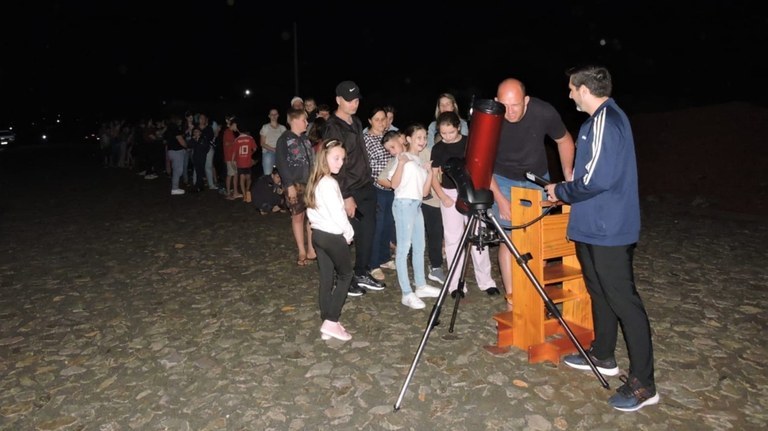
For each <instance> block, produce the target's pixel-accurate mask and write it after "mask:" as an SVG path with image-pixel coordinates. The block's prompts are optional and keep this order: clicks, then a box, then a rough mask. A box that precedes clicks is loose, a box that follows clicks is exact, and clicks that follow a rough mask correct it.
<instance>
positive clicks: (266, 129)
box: [259, 123, 287, 151]
mask: <svg viewBox="0 0 768 431" xmlns="http://www.w3.org/2000/svg"><path fill="white" fill-rule="evenodd" d="M286 130H287V129H286V128H285V126H283V125H282V124H278V125H277V127H272V124H270V123H267V124H265V125H263V126H261V130H260V131H259V135H261V136H264V137H265V138H267V139H266V141H265V142H264V146H263V147H262V150H267V151H275V147H277V139H278V138H279V137H280V135H282V134H283V132H285V131H286Z"/></svg>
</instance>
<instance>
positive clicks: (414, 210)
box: [385, 124, 440, 309]
mask: <svg viewBox="0 0 768 431" xmlns="http://www.w3.org/2000/svg"><path fill="white" fill-rule="evenodd" d="M405 140H406V144H407V146H408V148H407V150H406V149H405V148H404V146H403V145H402V143H401V141H399V140H397V139H391V140H389V141H387V143H386V144H385V148H386V149H387V151H389V152H390V154H392V155H393V156H395V157H396V159H397V162H396V164H395V165H394V166H393V167H392V168H391V169H390V170H389V173H388V174H387V179H388V180H390V182H391V184H392V188H393V189H394V190H395V200H394V202H393V203H392V214H393V216H394V218H395V234H396V237H397V252H396V254H395V267H396V269H397V280H398V283H399V284H400V290H401V292H402V294H403V297H402V299H401V302H402V304H403V305H405V306H406V307H410V308H413V309H420V308H424V307H425V304H424V301H422V300H421V299H420V298H426V297H432V298H434V297H437V296H438V295H439V294H440V289H437V288H435V287H432V286H428V285H427V280H426V277H425V274H424V247H425V239H424V216H423V215H422V213H421V202H422V199H423V198H424V196H427V195H428V194H429V192H430V189H431V183H432V169H431V166H430V164H429V163H424V164H422V162H421V160H420V159H419V153H420V152H421V151H422V150H423V149H424V147H426V145H427V130H426V129H425V128H424V126H422V125H420V124H414V125H412V126H410V127H408V128H407V129H406V130H405ZM411 247H413V252H412V254H411V256H412V257H411V259H412V265H413V278H414V282H415V284H416V289H415V291H413V290H411V282H410V279H409V278H408V251H409V250H410V248H411Z"/></svg>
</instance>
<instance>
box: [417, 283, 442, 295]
mask: <svg viewBox="0 0 768 431" xmlns="http://www.w3.org/2000/svg"><path fill="white" fill-rule="evenodd" d="M415 292H416V296H418V297H419V298H437V297H438V296H440V289H438V288H436V287H432V286H430V285H427V284H425V285H423V286H419V287H417V288H416V291H415Z"/></svg>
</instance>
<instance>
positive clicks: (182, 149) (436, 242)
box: [103, 66, 659, 411]
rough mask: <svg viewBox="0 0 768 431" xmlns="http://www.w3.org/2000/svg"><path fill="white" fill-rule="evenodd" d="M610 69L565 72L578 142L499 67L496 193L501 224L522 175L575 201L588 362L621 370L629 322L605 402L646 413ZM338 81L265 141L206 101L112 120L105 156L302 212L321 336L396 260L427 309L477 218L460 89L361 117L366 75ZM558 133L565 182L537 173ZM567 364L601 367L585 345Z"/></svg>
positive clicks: (411, 293)
mask: <svg viewBox="0 0 768 431" xmlns="http://www.w3.org/2000/svg"><path fill="white" fill-rule="evenodd" d="M611 79H612V78H611V75H610V73H609V72H608V71H607V69H605V68H602V67H597V66H589V67H585V68H580V69H574V70H572V71H570V72H569V88H570V94H569V97H570V98H571V99H573V101H574V102H575V104H576V108H577V109H578V110H580V111H583V112H586V113H587V114H589V116H590V117H589V119H588V120H587V121H586V122H585V123H584V125H583V126H582V127H581V130H580V131H579V135H578V140H577V142H578V144H579V145H578V149H579V151H578V152H577V151H576V148H577V146H576V143H575V142H574V139H573V137H572V136H571V134H570V133H569V132H568V130H567V128H566V126H565V124H564V123H563V121H562V119H561V117H560V114H559V113H558V112H557V111H556V110H555V109H554V107H553V106H552V105H551V104H549V103H547V102H545V101H543V100H541V99H538V98H535V97H531V96H529V95H528V94H527V93H526V89H525V85H524V84H523V83H522V82H521V81H520V80H518V79H515V78H508V79H505V80H503V81H502V82H501V83H500V84H499V86H498V88H497V94H496V97H495V100H496V101H497V102H498V103H499V104H501V105H503V107H504V119H503V121H502V126H501V133H500V138H499V145H498V152H497V154H495V158H494V167H493V176H492V180H491V185H490V189H491V190H490V191H491V192H492V194H493V197H494V206H493V212H494V214H495V215H496V218H497V220H499V221H500V224H501V225H502V227H503V228H504V229H511V224H510V202H509V196H510V190H511V187H526V188H532V189H538V190H541V193H542V199H549V200H552V201H558V200H562V201H564V202H567V203H569V204H571V205H572V210H571V215H570V218H571V220H570V223H569V226H568V236H569V238H570V239H571V240H572V241H574V242H575V244H576V250H577V257H578V259H579V262H580V264H581V266H582V268H583V271H584V279H585V282H586V285H587V289H588V291H589V294H590V297H591V298H592V311H593V319H594V327H595V340H594V342H593V343H592V346H591V348H590V349H589V351H588V355H589V359H590V360H591V361H592V362H593V363H594V364H595V365H596V366H597V369H598V370H599V371H600V372H601V373H603V374H606V375H616V374H618V371H619V370H618V367H617V365H616V360H615V357H614V351H615V349H616V342H617V334H618V328H619V326H620V327H621V329H622V331H623V334H624V338H625V340H626V342H627V345H628V354H629V360H630V367H629V376H628V377H626V378H625V379H624V380H623V381H624V384H623V385H622V386H621V387H620V388H619V390H618V391H617V393H616V394H615V395H614V396H612V397H611V398H610V400H609V403H610V405H611V406H613V407H614V408H616V409H619V410H625V411H634V410H637V409H640V408H642V407H643V406H646V405H650V404H655V403H657V402H658V400H659V396H658V394H657V393H656V389H655V381H654V375H653V349H652V342H651V333H650V325H649V321H648V317H647V314H646V311H645V308H644V306H643V303H642V300H641V299H640V296H639V295H638V293H637V289H636V288H635V284H634V278H633V269H632V257H633V251H634V248H635V245H636V243H637V241H638V238H639V231H640V218H639V198H638V193H637V173H636V163H635V158H634V143H633V140H632V133H631V128H630V126H629V122H628V120H627V118H626V115H624V113H623V111H621V109H620V108H619V107H618V105H617V104H616V103H615V101H614V100H613V99H612V98H611V97H610V94H611V85H612V84H611ZM335 94H336V99H335V101H336V105H337V108H336V109H335V110H331V109H330V107H329V106H327V105H319V106H318V105H317V104H316V103H315V101H314V100H313V99H310V98H307V99H306V100H304V99H302V98H300V97H298V96H297V97H294V98H293V99H292V100H291V103H290V105H291V106H290V108H289V109H288V110H287V112H286V115H285V120H286V123H287V126H286V125H283V124H282V123H281V121H280V110H279V109H277V108H273V109H271V110H270V111H269V114H268V119H269V121H268V122H267V123H265V124H264V125H263V126H261V127H260V128H259V129H258V133H259V139H258V140H257V139H255V138H254V137H253V136H252V134H251V132H252V130H251V129H249V128H248V127H246V125H244V124H242V122H241V120H240V119H239V118H238V117H236V116H228V117H226V118H225V121H224V124H223V125H219V124H217V123H216V122H210V121H209V119H208V117H207V116H206V115H205V114H204V113H197V114H194V113H187V114H186V115H185V116H184V118H181V117H179V116H171V117H170V118H169V119H168V120H167V121H150V120H147V121H145V122H142V123H140V124H139V126H138V127H137V128H136V129H135V130H130V128H126V127H121V126H120V125H110V127H105V131H104V133H105V136H106V135H109V136H106V138H107V139H106V145H105V147H104V152H103V155H104V161H105V163H106V164H117V165H125V164H133V165H134V166H136V167H137V170H139V171H140V173H141V174H142V175H144V176H145V178H147V179H154V178H157V176H158V174H159V173H161V172H162V173H166V174H168V175H169V176H170V179H171V194H172V195H182V194H184V193H186V192H187V191H193V192H200V191H202V190H205V189H216V190H219V191H220V192H221V193H222V194H223V195H224V196H225V197H226V199H230V200H239V199H242V201H243V202H245V203H249V204H253V205H254V206H256V207H257V208H258V210H259V211H260V212H261V213H262V214H267V213H269V212H278V211H285V212H290V217H291V230H292V233H293V236H294V239H295V241H296V247H297V260H296V264H297V265H299V266H307V265H309V264H312V263H313V262H316V263H317V268H318V271H319V280H320V281H319V307H320V318H321V320H322V324H321V326H320V334H321V337H322V338H323V339H330V338H336V339H339V340H344V341H346V340H349V339H351V338H352V335H351V334H350V332H348V331H347V329H346V328H344V326H343V325H342V324H341V323H340V319H341V315H342V309H343V306H344V303H345V302H346V300H347V298H348V297H356V296H357V297H359V296H362V295H364V294H366V292H368V291H379V290H383V289H385V287H386V282H385V280H386V275H385V273H384V271H382V269H388V270H391V269H394V270H395V271H396V274H397V277H396V282H397V284H398V285H399V289H400V292H401V303H402V304H403V305H404V306H406V307H408V308H411V309H423V308H425V306H426V304H425V303H424V301H423V298H434V297H437V296H438V295H439V294H440V289H439V288H437V287H435V286H431V285H429V284H428V281H427V280H431V281H434V282H437V283H440V284H445V283H446V279H445V278H446V275H445V274H446V273H445V271H444V262H445V261H448V262H452V261H453V259H454V256H455V255H456V254H457V253H458V252H459V250H458V246H459V245H460V241H461V237H462V234H463V232H464V230H465V226H466V224H467V222H468V217H467V215H465V214H463V213H461V212H460V211H459V210H458V209H457V207H456V202H457V199H458V196H459V192H460V190H457V188H458V185H457V184H456V183H455V182H454V179H453V178H451V176H449V175H443V169H444V168H445V166H446V164H447V162H448V161H449V160H450V159H452V158H463V157H464V155H465V152H466V147H467V144H468V139H467V135H468V131H469V128H468V123H467V121H466V120H465V119H462V118H461V117H460V115H459V108H458V104H457V102H456V99H455V97H454V96H453V95H451V94H448V93H443V94H440V95H439V97H438V98H437V102H436V106H435V112H434V114H435V119H434V121H432V122H431V124H429V125H428V126H425V125H423V124H418V123H415V124H410V125H408V126H407V127H405V128H404V129H403V130H400V129H398V128H397V127H395V126H394V125H393V121H394V114H395V110H394V108H392V107H391V106H376V107H373V108H372V109H371V110H370V111H369V113H368V116H367V118H366V119H367V127H365V128H364V127H363V122H362V121H361V119H360V118H359V117H358V115H357V114H358V108H359V104H360V99H361V97H362V96H361V90H360V87H359V86H358V85H357V84H356V83H355V82H353V81H343V82H341V83H339V84H338V85H337V87H336V90H335ZM255 130H256V129H253V131H255ZM547 138H549V139H551V140H553V141H554V142H555V143H556V144H557V149H558V153H559V159H560V166H559V168H560V169H561V170H562V174H563V176H564V178H565V181H564V182H561V183H558V184H551V185H549V186H547V187H546V188H542V187H541V186H539V185H537V184H535V183H533V182H531V181H528V180H527V179H526V176H525V174H526V172H532V173H534V174H536V175H538V176H540V177H542V178H545V179H549V178H550V171H549V169H550V167H549V166H548V163H547V157H546V152H545V140H546V139H547ZM126 142H132V145H125V143H126ZM115 143H117V145H116V144H115ZM252 177H256V181H252ZM350 247H354V257H353V256H352V253H351V251H350ZM393 251H394V253H393ZM470 255H471V257H472V263H473V265H472V268H473V270H474V276H475V280H476V283H477V286H478V288H479V289H480V290H481V291H483V292H485V293H486V294H487V295H489V296H495V295H500V293H501V292H500V290H499V288H498V287H497V284H496V281H495V280H494V275H495V274H494V268H493V265H492V262H491V260H490V258H489V253H487V252H481V251H480V250H478V249H477V248H476V247H472V249H471V252H470ZM498 255H499V262H498V264H499V273H500V275H501V281H502V285H503V288H504V291H505V293H506V295H505V296H504V297H505V298H506V299H507V306H508V307H509V309H510V310H511V309H513V306H514V304H512V303H511V302H510V298H511V297H512V295H511V293H512V288H513V286H512V285H511V284H512V283H511V280H512V275H511V271H512V263H513V262H512V258H511V253H510V251H509V250H507V249H506V248H505V247H500V249H499V253H498ZM409 256H410V261H411V269H409V266H408V257H409ZM425 258H428V261H429V268H427V267H426V266H425V262H426V259H425ZM411 273H412V274H413V277H412V278H411V276H410V274H411ZM448 291H449V292H450V293H451V295H452V296H453V297H454V298H455V297H456V296H457V295H461V296H462V297H463V296H464V295H466V294H467V292H466V291H465V290H462V291H460V290H459V288H458V277H452V279H451V280H449V281H448ZM564 362H565V363H566V364H567V365H569V366H571V367H573V368H576V369H581V370H590V369H591V367H590V364H589V362H588V361H587V360H586V358H583V357H581V356H580V355H578V354H577V355H570V356H566V357H565V358H564Z"/></svg>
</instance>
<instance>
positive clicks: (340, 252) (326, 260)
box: [312, 229, 352, 322]
mask: <svg viewBox="0 0 768 431" xmlns="http://www.w3.org/2000/svg"><path fill="white" fill-rule="evenodd" d="M312 245H313V246H314V247H315V251H316V252H317V266H318V270H319V271H318V272H319V273H320V290H319V292H318V293H319V295H318V299H319V303H320V319H322V320H330V321H332V322H338V321H339V317H340V316H341V308H342V307H344V302H345V301H346V300H347V291H348V290H349V286H350V285H351V284H352V256H351V255H350V251H349V245H348V244H347V240H345V239H344V236H343V235H341V234H332V233H328V232H325V231H322V230H317V229H312ZM334 278H335V279H336V283H334ZM334 284H335V285H334Z"/></svg>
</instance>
